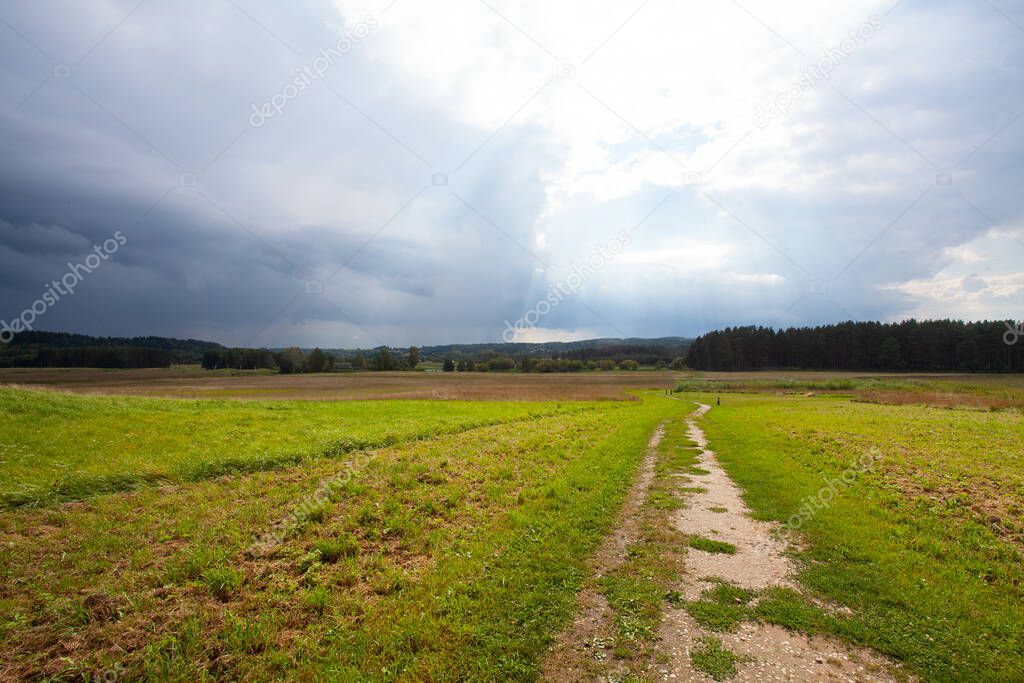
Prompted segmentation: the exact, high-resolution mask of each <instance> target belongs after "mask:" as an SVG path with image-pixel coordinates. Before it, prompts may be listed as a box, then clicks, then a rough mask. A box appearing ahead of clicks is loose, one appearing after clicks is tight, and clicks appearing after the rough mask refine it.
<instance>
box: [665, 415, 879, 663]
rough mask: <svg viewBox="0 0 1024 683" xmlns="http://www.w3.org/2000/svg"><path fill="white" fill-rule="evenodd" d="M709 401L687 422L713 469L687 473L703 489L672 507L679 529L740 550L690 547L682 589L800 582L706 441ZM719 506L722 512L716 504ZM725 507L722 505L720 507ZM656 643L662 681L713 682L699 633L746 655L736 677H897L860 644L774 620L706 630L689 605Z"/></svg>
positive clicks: (704, 462) (671, 613)
mask: <svg viewBox="0 0 1024 683" xmlns="http://www.w3.org/2000/svg"><path fill="white" fill-rule="evenodd" d="M709 409H710V406H706V405H701V407H700V410H699V411H697V412H696V413H694V415H693V416H691V417H690V418H689V419H688V420H687V422H688V425H689V431H690V433H689V436H690V438H691V439H692V440H693V441H694V442H695V443H696V444H697V445H698V446H699V448H700V456H699V465H698V466H699V467H700V468H701V469H703V470H706V471H707V472H708V474H693V475H689V476H690V478H691V482H692V483H689V484H686V485H687V486H691V487H700V488H701V489H703V491H702V492H700V491H699V492H696V493H693V494H691V495H690V496H689V497H688V498H687V507H686V508H684V509H682V510H679V511H677V512H676V513H675V516H674V519H673V522H674V524H675V525H676V527H677V528H678V529H679V531H681V532H683V533H685V534H688V535H698V536H703V537H705V538H710V539H713V540H716V541H723V542H726V543H730V544H732V545H733V546H735V547H736V552H735V554H724V553H709V552H704V551H702V550H697V549H692V548H691V549H690V550H689V551H688V553H687V556H686V572H685V574H684V578H683V584H684V585H682V586H680V592H682V593H683V595H684V596H685V597H686V598H687V599H690V600H693V599H697V598H698V597H699V596H700V594H701V592H702V591H703V590H704V589H706V588H709V587H711V586H712V583H711V582H709V581H708V580H707V579H708V578H710V577H715V578H718V579H724V580H725V581H728V582H730V583H733V584H735V585H737V586H740V587H742V588H748V589H751V590H762V589H765V588H769V587H790V588H796V586H795V584H794V582H793V576H794V574H795V570H796V568H795V567H794V566H793V563H792V561H791V560H790V559H789V558H788V557H787V555H786V544H785V542H784V541H782V540H780V538H779V537H778V535H777V534H776V533H775V532H776V530H777V529H776V527H777V525H775V524H773V523H769V522H762V521H758V520H755V519H753V518H752V517H751V516H750V510H749V509H748V508H747V507H746V505H745V504H744V503H743V499H742V497H741V495H740V490H739V488H738V487H737V486H736V484H734V483H733V481H732V480H731V479H730V478H729V476H728V475H727V474H726V473H725V470H723V469H722V467H721V465H719V463H718V461H717V459H716V458H715V455H714V453H713V452H712V451H710V450H709V449H708V447H707V439H706V438H705V436H704V432H703V431H702V430H701V429H700V427H698V426H697V422H696V421H697V419H699V418H700V417H701V416H703V415H704V414H705V413H706V412H707V411H708V410H709ZM712 508H714V509H715V510H717V511H714V510H712ZM722 508H725V511H724V512H722V511H721V510H722ZM660 635H661V642H660V643H659V650H660V651H661V653H662V654H663V655H665V659H664V660H663V661H665V662H666V663H664V664H662V665H660V666H659V667H658V673H659V674H660V677H661V678H662V680H683V681H710V680H712V679H711V678H710V677H708V676H706V675H705V674H704V673H702V672H701V671H698V670H697V669H695V668H694V667H693V664H692V662H691V659H690V651H691V649H694V648H697V647H699V642H698V641H700V640H701V639H702V638H705V637H708V636H714V637H717V638H720V639H721V641H722V646H723V647H724V648H726V649H728V650H731V651H732V652H733V653H735V654H736V655H739V656H740V657H742V658H743V661H741V662H738V663H737V665H736V668H737V671H738V673H737V675H736V677H735V678H734V679H733V680H738V681H892V680H898V679H896V678H895V677H894V676H893V675H892V674H891V673H890V672H891V671H892V670H893V664H892V663H891V662H890V661H888V660H887V659H885V658H883V657H881V656H880V655H878V654H875V653H873V652H870V651H868V650H864V649H855V648H851V647H850V646H848V645H846V644H845V643H842V642H840V641H837V640H833V639H829V638H813V639H812V638H808V637H807V636H804V635H801V634H797V633H793V632H790V631H788V630H786V629H784V628H780V627H778V626H773V625H769V624H760V623H743V624H742V625H741V626H740V628H739V629H738V630H737V631H736V632H734V633H712V632H710V631H707V630H705V629H703V628H702V627H701V626H700V625H699V624H697V622H696V621H694V619H693V618H692V617H691V616H690V615H689V613H688V612H687V611H686V610H685V609H681V608H670V609H668V610H667V611H666V613H665V618H664V621H663V622H662V628H661V634H660Z"/></svg>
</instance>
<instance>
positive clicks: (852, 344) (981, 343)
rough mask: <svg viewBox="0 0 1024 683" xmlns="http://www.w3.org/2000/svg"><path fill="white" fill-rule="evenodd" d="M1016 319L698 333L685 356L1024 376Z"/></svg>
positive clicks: (714, 361)
mask: <svg viewBox="0 0 1024 683" xmlns="http://www.w3.org/2000/svg"><path fill="white" fill-rule="evenodd" d="M1019 329H1020V328H1019V327H1015V323H1013V322H1012V321H1009V322H1004V321H982V322H963V321H960V320H923V321H917V320H913V319H911V320H905V321H903V322H899V323H881V322H844V323H839V324H835V325H821V326H817V327H798V328H796V327H791V328H787V329H784V330H775V329H772V328H768V327H753V326H750V327H728V328H725V329H724V330H716V331H714V332H708V333H707V334H704V335H701V336H700V337H698V338H697V339H695V340H694V341H693V344H692V345H691V346H690V349H689V352H688V354H687V357H686V363H687V365H688V366H689V367H690V368H692V369H695V370H724V371H729V370H759V369H763V368H800V369H807V370H867V371H873V370H884V371H915V372H1021V371H1024V339H1022V341H1021V343H1019V344H1018V343H1010V342H1016V337H1014V336H1013V335H1012V334H1011V333H1010V331H1011V330H1019Z"/></svg>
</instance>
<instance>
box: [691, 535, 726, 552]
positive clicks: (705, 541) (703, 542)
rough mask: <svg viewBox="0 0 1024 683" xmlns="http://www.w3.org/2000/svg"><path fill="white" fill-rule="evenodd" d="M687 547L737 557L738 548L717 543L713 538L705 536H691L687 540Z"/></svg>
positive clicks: (720, 542) (724, 543) (722, 542)
mask: <svg viewBox="0 0 1024 683" xmlns="http://www.w3.org/2000/svg"><path fill="white" fill-rule="evenodd" d="M686 545H688V546H690V547H691V548H694V549H696V550H703V551H704V552H706V553H719V554H724V555H735V554H736V546H734V545H733V544H732V543H726V542H725V541H716V540H714V539H713V538H705V537H703V536H690V537H689V538H688V539H686Z"/></svg>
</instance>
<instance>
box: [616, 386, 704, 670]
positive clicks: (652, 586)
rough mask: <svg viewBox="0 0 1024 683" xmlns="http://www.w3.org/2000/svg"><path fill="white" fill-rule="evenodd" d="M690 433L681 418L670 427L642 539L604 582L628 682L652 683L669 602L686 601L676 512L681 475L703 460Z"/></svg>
mask: <svg viewBox="0 0 1024 683" xmlns="http://www.w3.org/2000/svg"><path fill="white" fill-rule="evenodd" d="M684 406H685V409H686V411H687V412H689V411H690V410H692V409H693V406H692V405H690V404H684ZM686 432H687V426H686V423H685V421H684V420H683V419H682V417H681V416H680V417H677V418H676V419H673V420H671V421H669V422H668V423H667V424H666V425H665V430H664V436H663V438H662V440H661V442H660V444H659V445H658V448H657V452H656V459H655V466H654V473H655V477H654V480H653V482H652V484H651V487H650V489H649V490H648V493H647V499H646V501H645V504H644V505H643V506H642V508H641V510H640V513H639V515H638V516H637V518H636V520H635V522H636V524H637V527H638V528H637V532H638V533H639V539H638V540H637V541H636V542H634V543H633V544H631V545H630V546H629V547H628V548H627V550H626V559H625V562H623V563H622V564H621V565H620V566H618V567H616V568H615V569H613V570H612V571H611V572H609V573H608V575H606V576H604V577H603V578H602V579H601V580H600V581H599V582H598V587H599V589H600V590H601V592H602V593H603V594H604V596H605V598H606V599H607V600H608V605H609V606H610V607H611V610H612V613H613V614H614V617H615V630H616V634H615V635H616V637H615V641H614V648H613V650H612V651H613V653H614V655H615V657H616V658H617V659H618V660H625V662H624V663H625V665H626V667H627V670H628V671H627V676H631V677H632V678H628V679H622V680H646V677H645V676H646V674H647V673H648V672H649V667H650V666H651V665H652V664H653V663H654V661H655V659H656V657H657V653H656V643H657V636H658V627H659V626H660V624H661V620H662V616H663V610H664V603H665V602H666V601H668V602H670V603H673V604H678V603H679V602H680V601H681V599H682V598H681V595H679V594H678V592H676V591H674V590H673V589H672V587H673V586H675V585H677V584H678V582H679V580H680V577H681V574H682V572H683V560H684V557H683V555H682V553H681V552H680V549H681V548H682V547H683V542H684V540H685V539H684V538H683V536H682V534H681V533H679V532H678V531H677V530H676V529H675V527H674V525H673V523H672V518H671V511H673V510H677V509H680V508H682V507H685V499H684V497H682V496H680V493H681V489H680V487H679V475H680V474H681V473H683V472H684V471H685V470H686V469H687V468H690V467H692V466H693V464H694V463H695V462H696V460H697V458H696V455H697V454H696V451H694V450H693V449H692V448H691V443H690V441H689V439H688V438H687V436H686ZM684 495H685V494H684ZM606 673H607V672H606Z"/></svg>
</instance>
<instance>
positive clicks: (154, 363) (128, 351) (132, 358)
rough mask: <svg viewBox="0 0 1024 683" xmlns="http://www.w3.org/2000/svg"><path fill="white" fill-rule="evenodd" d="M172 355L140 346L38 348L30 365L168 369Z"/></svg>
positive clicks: (42, 366)
mask: <svg viewBox="0 0 1024 683" xmlns="http://www.w3.org/2000/svg"><path fill="white" fill-rule="evenodd" d="M173 360H174V358H173V356H172V355H171V353H170V352H169V351H167V350H166V349H152V348H145V347H141V346H75V347H70V348H65V349H51V348H44V349H39V350H37V351H36V353H35V357H34V359H33V360H32V365H31V366H32V367H39V368H115V369H130V368H169V367H171V362H172V361H173Z"/></svg>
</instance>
